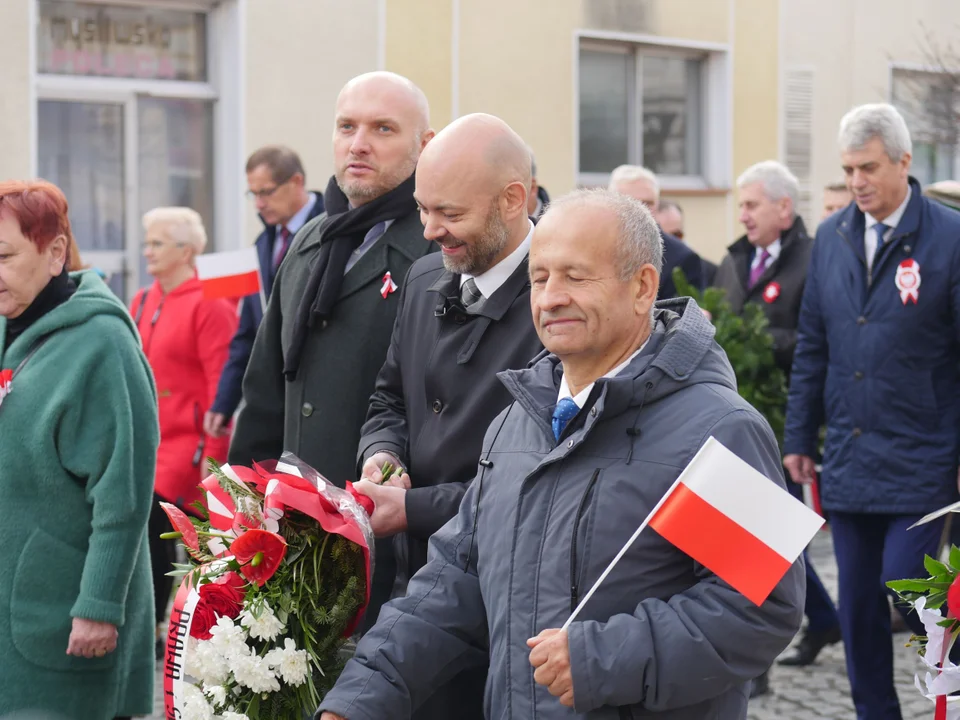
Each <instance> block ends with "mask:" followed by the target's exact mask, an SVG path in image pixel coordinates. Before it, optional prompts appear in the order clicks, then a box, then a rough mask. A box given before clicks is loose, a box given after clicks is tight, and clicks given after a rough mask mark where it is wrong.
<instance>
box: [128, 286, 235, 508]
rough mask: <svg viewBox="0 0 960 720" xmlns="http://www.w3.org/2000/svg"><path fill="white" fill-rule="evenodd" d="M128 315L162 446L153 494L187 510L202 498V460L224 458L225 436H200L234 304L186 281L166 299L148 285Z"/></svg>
mask: <svg viewBox="0 0 960 720" xmlns="http://www.w3.org/2000/svg"><path fill="white" fill-rule="evenodd" d="M145 292H146V298H144V293H145ZM130 313H131V315H133V319H134V321H135V322H136V323H137V328H138V329H139V330H140V337H141V338H142V340H143V350H144V352H145V353H146V356H147V360H148V361H149V362H150V367H151V368H153V375H154V377H155V378H156V383H157V396H158V404H159V406H160V448H159V450H158V451H157V477H156V483H155V489H156V492H157V494H158V495H160V496H161V497H162V498H164V499H165V500H168V501H170V502H174V503H176V504H177V505H180V506H181V507H184V508H186V507H187V506H188V505H189V504H190V503H192V502H193V501H195V500H200V499H201V493H200V491H199V490H198V489H197V485H199V484H200V480H201V468H202V467H205V466H206V458H207V457H212V458H214V459H215V460H217V461H218V462H221V463H222V462H226V459H227V448H228V447H229V445H230V437H229V435H225V436H224V437H222V438H212V437H210V436H209V435H206V434H205V433H204V432H203V416H204V414H205V413H206V412H207V410H208V409H209V408H210V406H211V405H212V404H213V399H214V396H215V395H216V393H217V383H218V382H219V380H220V372H221V370H223V366H224V363H226V361H227V355H228V353H229V349H230V340H231V339H232V338H233V334H234V333H235V332H236V330H237V303H236V302H233V301H229V300H205V299H204V297H203V290H202V287H201V284H200V281H199V280H197V279H196V278H192V279H190V280H188V281H187V282H185V283H183V284H182V285H180V286H178V287H176V288H174V289H173V290H172V291H171V292H170V293H169V294H168V295H167V296H166V297H164V294H163V290H162V289H161V288H160V284H159V283H157V282H154V284H153V285H152V286H151V287H150V288H149V289H148V290H145V291H144V290H141V291H140V292H138V293H137V295H136V296H135V297H134V298H133V302H132V303H131V304H130ZM201 442H202V446H201ZM201 453H202V458H203V459H202V460H200V459H199V458H200V454H201ZM195 459H196V460H197V462H194V460H195Z"/></svg>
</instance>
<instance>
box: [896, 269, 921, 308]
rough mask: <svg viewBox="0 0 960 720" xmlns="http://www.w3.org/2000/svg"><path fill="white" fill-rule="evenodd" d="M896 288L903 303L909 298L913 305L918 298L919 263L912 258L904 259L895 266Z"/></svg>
mask: <svg viewBox="0 0 960 720" xmlns="http://www.w3.org/2000/svg"><path fill="white" fill-rule="evenodd" d="M896 283H897V290H899V291H900V300H901V301H902V302H903V304H904V305H906V304H907V301H908V300H909V301H910V302H912V303H913V304H914V305H916V304H917V301H918V300H919V299H920V263H918V262H917V261H916V260H914V259H913V258H909V259H907V260H904V261H903V262H902V263H900V265H899V266H898V267H897V277H896Z"/></svg>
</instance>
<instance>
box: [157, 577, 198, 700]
mask: <svg viewBox="0 0 960 720" xmlns="http://www.w3.org/2000/svg"><path fill="white" fill-rule="evenodd" d="M199 600H200V594H199V593H198V592H197V591H196V589H195V588H194V587H193V585H192V584H191V583H190V577H189V576H187V577H185V578H184V579H183V582H181V583H180V589H179V590H177V595H176V597H175V598H174V600H173V610H171V611H170V624H169V625H168V629H167V637H166V639H165V641H164V650H163V707H164V717H166V718H179V717H182V715H183V686H184V684H186V683H187V680H186V679H185V678H186V668H187V641H188V640H189V638H190V625H191V624H193V611H194V610H195V609H196V607H197V602H198V601H199Z"/></svg>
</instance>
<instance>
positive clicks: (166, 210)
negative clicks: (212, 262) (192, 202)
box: [143, 207, 207, 255]
mask: <svg viewBox="0 0 960 720" xmlns="http://www.w3.org/2000/svg"><path fill="white" fill-rule="evenodd" d="M153 225H163V226H164V230H165V231H166V233H167V236H168V237H169V238H170V239H171V240H172V241H173V242H175V243H177V244H178V245H190V246H192V247H193V249H194V251H195V252H196V254H197V255H199V254H200V253H202V252H203V251H204V249H205V248H206V247H207V231H206V230H204V228H203V218H201V217H200V213H198V212H197V211H196V210H191V209H190V208H188V207H158V208H154V209H153V210H150V211H148V212H147V213H145V214H144V216H143V229H144V230H149V229H150V228H151V227H152V226H153Z"/></svg>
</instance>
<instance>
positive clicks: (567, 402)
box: [552, 397, 580, 442]
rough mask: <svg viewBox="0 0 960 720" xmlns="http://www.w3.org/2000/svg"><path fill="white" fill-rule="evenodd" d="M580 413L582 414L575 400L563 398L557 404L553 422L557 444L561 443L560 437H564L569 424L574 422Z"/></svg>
mask: <svg viewBox="0 0 960 720" xmlns="http://www.w3.org/2000/svg"><path fill="white" fill-rule="evenodd" d="M578 412H580V408H579V407H578V406H577V404H576V403H575V402H574V401H573V398H568V397H567V398H563V399H562V400H560V402H558V403H557V406H556V407H555V408H554V409H553V420H552V423H553V436H554V437H555V438H556V439H557V442H559V441H560V436H561V435H563V430H564V428H566V427H567V423H569V422H570V421H571V420H573V417H574V415H576V414H577V413H578Z"/></svg>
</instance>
